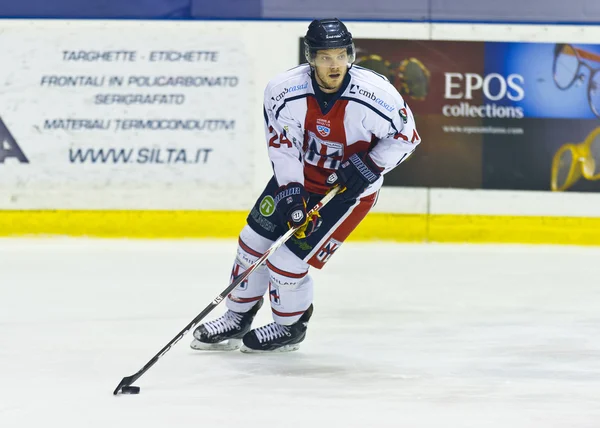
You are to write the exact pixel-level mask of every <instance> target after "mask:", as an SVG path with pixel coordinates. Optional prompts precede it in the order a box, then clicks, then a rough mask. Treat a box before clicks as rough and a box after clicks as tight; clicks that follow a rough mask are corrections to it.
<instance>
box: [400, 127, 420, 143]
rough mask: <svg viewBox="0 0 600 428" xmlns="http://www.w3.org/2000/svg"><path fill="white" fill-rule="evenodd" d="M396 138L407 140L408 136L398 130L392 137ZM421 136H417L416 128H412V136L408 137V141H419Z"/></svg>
mask: <svg viewBox="0 0 600 428" xmlns="http://www.w3.org/2000/svg"><path fill="white" fill-rule="evenodd" d="M398 138H402V139H403V140H404V141H408V137H407V136H406V135H404V134H403V133H402V132H398V133H397V134H396V135H394V139H395V140H397V139H398ZM420 140H421V137H419V134H417V130H416V129H413V135H412V138H411V139H410V142H411V143H413V144H414V142H415V141H420Z"/></svg>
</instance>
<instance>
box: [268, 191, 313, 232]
mask: <svg viewBox="0 0 600 428" xmlns="http://www.w3.org/2000/svg"><path fill="white" fill-rule="evenodd" d="M307 201H308V192H307V191H306V189H305V188H304V186H303V185H302V184H300V183H289V184H287V185H285V186H281V187H280V188H279V189H277V192H276V193H275V207H276V209H277V211H279V213H280V215H281V216H282V217H283V221H284V222H285V223H286V224H287V225H288V227H289V228H290V229H291V228H293V227H297V228H298V230H296V232H294V236H296V237H297V238H299V239H304V238H307V237H308V236H310V235H311V233H313V232H315V231H316V230H317V229H318V228H319V227H320V226H321V223H322V219H321V215H320V214H319V213H318V212H316V213H314V214H313V215H311V216H310V218H309V217H308V215H307V213H306V202H307Z"/></svg>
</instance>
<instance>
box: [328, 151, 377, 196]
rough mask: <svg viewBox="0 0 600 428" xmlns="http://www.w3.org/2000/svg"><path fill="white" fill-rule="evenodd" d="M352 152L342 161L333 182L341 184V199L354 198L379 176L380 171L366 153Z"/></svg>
mask: <svg viewBox="0 0 600 428" xmlns="http://www.w3.org/2000/svg"><path fill="white" fill-rule="evenodd" d="M359 155H360V154H353V155H352V156H350V158H349V159H348V160H347V161H345V162H342V164H341V165H340V167H339V168H338V170H337V176H338V180H337V181H336V182H334V183H333V184H334V185H335V184H339V185H340V186H342V191H341V194H340V196H338V197H339V198H340V199H342V200H343V201H349V200H351V199H356V198H357V197H358V195H360V194H361V193H362V192H364V190H365V189H366V188H367V187H369V185H371V184H373V183H375V182H376V181H377V180H378V179H379V177H380V176H381V171H380V169H379V167H377V165H375V163H374V162H373V161H372V160H371V157H370V156H369V155H368V154H362V156H359Z"/></svg>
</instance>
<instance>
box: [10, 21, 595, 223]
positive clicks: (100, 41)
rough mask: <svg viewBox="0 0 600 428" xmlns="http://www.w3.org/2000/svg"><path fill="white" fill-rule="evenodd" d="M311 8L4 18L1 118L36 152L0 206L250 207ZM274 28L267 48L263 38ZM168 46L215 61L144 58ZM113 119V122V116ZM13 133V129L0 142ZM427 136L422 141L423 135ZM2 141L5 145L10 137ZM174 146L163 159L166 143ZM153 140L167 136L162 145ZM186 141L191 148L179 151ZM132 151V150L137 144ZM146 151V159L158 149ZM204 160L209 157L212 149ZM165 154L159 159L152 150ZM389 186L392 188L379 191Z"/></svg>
mask: <svg viewBox="0 0 600 428" xmlns="http://www.w3.org/2000/svg"><path fill="white" fill-rule="evenodd" d="M307 24H308V21H306V22H305V21H293V22H290V21H285V22H278V21H252V22H234V21H59V20H52V21H26V20H9V21H2V28H3V31H2V32H1V33H0V58H3V59H5V58H8V59H9V60H5V61H3V63H4V66H3V67H2V68H0V118H1V119H2V121H3V122H4V123H5V124H6V126H7V127H8V129H9V130H10V133H11V135H12V136H13V137H14V139H15V141H16V142H18V144H19V147H20V148H21V149H22V150H23V153H24V154H25V155H26V156H27V158H28V160H29V161H30V163H27V164H25V163H19V162H18V160H17V159H7V160H6V161H5V162H4V163H0V209H15V210H19V209H167V210H169V209H204V210H247V209H248V208H249V205H250V204H251V203H253V201H254V200H255V198H256V197H257V196H258V194H259V193H260V192H261V190H262V188H263V187H264V185H265V183H266V182H267V180H268V179H269V178H270V176H271V173H272V170H271V166H270V164H269V160H268V157H267V153H266V144H265V137H264V131H263V114H262V98H263V90H264V87H265V85H266V84H267V82H268V81H269V80H270V79H271V78H273V77H274V76H275V75H276V74H278V73H280V72H282V71H284V70H286V69H289V68H291V67H294V66H296V65H297V63H298V53H299V52H298V47H299V38H300V37H302V36H303V35H304V33H305V31H306V27H307ZM351 31H352V33H353V35H354V36H355V37H357V38H398V39H413V40H414V39H422V40H426V39H436V40H467V41H468V40H471V41H476V40H491V41H535V42H550V41H562V42H577V43H597V41H598V40H599V39H600V27H597V26H577V27H575V26H546V25H540V26H535V25H501V24H494V25H483V24H482V25H473V24H419V23H389V22H386V23H376V22H352V23H351ZM266 41H268V45H269V46H268V52H267V51H266ZM77 49H80V50H86V51H90V50H104V51H106V50H123V51H133V52H135V53H136V61H133V62H132V61H127V62H120V61H106V62H101V63H98V62H77V61H69V60H65V59H64V58H65V57H64V53H63V51H65V50H77ZM161 50H173V51H178V52H184V51H208V52H218V60H217V61H216V62H215V61H207V60H203V61H152V62H150V61H149V58H150V55H151V52H153V51H154V52H155V51H161ZM65 75H70V76H105V77H106V78H109V76H113V75H114V76H120V77H124V78H126V77H128V76H130V75H140V76H147V77H151V78H152V77H157V76H186V75H195V76H213V77H215V76H236V77H237V78H238V83H237V84H236V85H235V86H233V87H228V86H213V87H206V86H205V87H199V88H166V89H165V88H156V87H154V88H148V87H136V86H135V85H133V86H130V87H127V86H125V85H124V86H117V87H116V88H115V87H114V86H113V87H110V86H109V84H108V83H106V82H108V81H107V80H105V83H103V85H102V86H98V87H97V86H91V87H75V88H69V87H56V86H48V77H46V80H44V83H43V84H42V79H43V77H44V76H65ZM106 93H115V94H117V95H118V94H121V95H123V94H128V93H140V94H154V93H158V94H160V93H169V94H172V93H174V94H179V93H181V94H183V95H184V96H185V102H184V103H183V104H174V105H144V106H141V105H114V104H111V105H106V104H95V101H96V98H95V96H96V95H97V94H106ZM60 118H65V119H69V118H71V119H98V120H103V121H108V120H110V121H111V125H109V129H107V130H84V131H82V130H78V131H75V130H64V129H44V124H45V120H47V119H60ZM154 118H174V119H182V120H186V119H200V120H205V119H208V120H210V119H216V120H223V121H226V123H231V121H234V122H235V125H234V126H233V128H232V129H229V130H216V131H206V130H204V131H183V130H164V131H149V130H143V131H135V130H131V129H130V130H123V129H115V128H116V127H117V126H118V125H117V122H116V121H117V120H123V119H142V120H149V119H154ZM111 127H112V128H111ZM3 144H5V142H3ZM423 144H427V142H426V141H425V142H424V143H423ZM88 146H93V147H105V148H107V149H110V148H118V149H122V148H124V149H127V150H133V151H134V155H136V156H139V150H141V149H148V150H146V151H145V152H144V153H145V156H142V159H140V162H138V158H137V157H134V158H132V159H133V161H132V163H128V164H115V165H110V164H98V163H96V164H92V163H85V164H76V163H75V164H74V163H71V162H70V160H69V150H70V149H77V148H82V147H88ZM5 148H6V147H5ZM169 148H170V149H178V150H179V151H176V152H172V153H171V161H170V162H167V159H168V156H169V154H168V152H166V151H165V150H168V149H169ZM153 149H156V150H158V149H162V151H161V155H158V154H157V153H158V152H157V151H154V152H152V150H153ZM180 150H185V156H186V158H185V161H183V160H182V158H181V157H180V158H179V159H180V160H179V161H178V162H176V161H175V160H176V158H177V155H178V154H179V153H180ZM136 151H137V152H136ZM150 158H151V160H152V161H151V160H150ZM205 159H206V162H204V160H205ZM160 160H162V161H163V162H165V163H162V164H161V163H157V162H158V161H160ZM383 196H385V197H383ZM595 196H596V195H585V197H583V196H576V195H575V196H574V195H566V194H550V193H549V192H518V191H483V190H453V189H432V190H429V189H402V188H385V189H384V190H383V192H382V198H381V199H380V201H379V203H378V205H377V206H376V208H375V210H376V211H379V212H397V213H426V212H429V211H430V210H431V212H434V213H449V214H456V213H460V214H470V213H472V214H503V215H566V216H581V215H584V216H600V199H599V198H597V197H595Z"/></svg>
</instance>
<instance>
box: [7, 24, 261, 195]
mask: <svg viewBox="0 0 600 428" xmlns="http://www.w3.org/2000/svg"><path fill="white" fill-rule="evenodd" d="M165 30H167V31H165ZM0 58H1V59H2V61H1V62H2V66H1V67H0V120H1V122H0V143H1V144H0V188H3V189H4V190H7V189H12V190H14V189H15V188H19V189H21V190H27V189H31V188H35V189H40V188H42V189H43V188H46V189H57V188H63V186H64V187H68V189H77V188H78V189H82V188H83V189H85V188H96V189H98V188H107V187H108V188H111V187H112V186H115V187H118V188H119V189H123V188H138V189H139V188H150V187H151V188H153V189H155V188H157V187H159V188H160V187H163V188H164V187H165V186H177V185H178V184H179V183H184V184H186V185H187V186H189V185H190V184H193V185H195V186H198V188H202V187H205V188H208V187H210V188H213V189H214V188H215V187H219V188H223V189H226V188H231V187H236V186H240V184H241V183H243V182H244V181H246V180H247V177H249V176H251V175H252V174H253V165H252V162H251V159H252V158H253V156H252V150H253V145H252V144H248V142H247V138H246V136H247V135H248V134H249V133H250V128H249V119H248V118H249V110H250V106H249V104H250V100H251V98H252V83H251V82H252V79H251V78H249V77H248V75H247V74H248V70H249V69H251V67H250V65H251V64H250V62H249V61H250V56H249V55H248V53H247V51H246V49H245V47H244V43H243V41H242V40H241V38H240V37H238V36H237V35H235V34H233V35H232V34H231V33H229V34H227V33H225V34H223V33H221V32H213V33H206V32H202V31H199V28H198V27H194V26H189V25H187V26H178V25H177V24H176V23H171V24H170V25H169V26H165V25H159V26H155V25H153V23H151V22H138V23H127V25H123V23H121V22H104V23H102V25H100V24H98V23H95V24H88V25H86V27H85V28H82V26H81V25H79V24H76V25H69V23H62V25H56V24H52V23H51V24H45V23H44V22H39V23H38V24H36V25H8V26H6V27H4V28H3V30H2V32H0Z"/></svg>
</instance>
